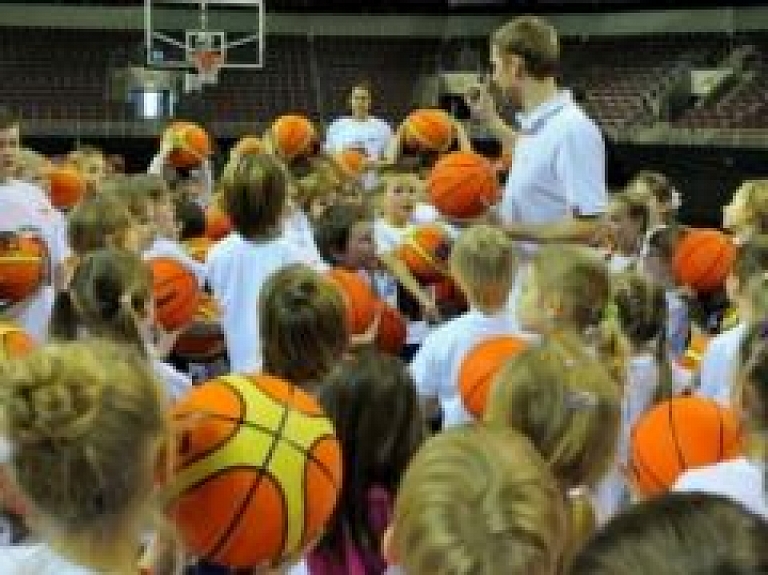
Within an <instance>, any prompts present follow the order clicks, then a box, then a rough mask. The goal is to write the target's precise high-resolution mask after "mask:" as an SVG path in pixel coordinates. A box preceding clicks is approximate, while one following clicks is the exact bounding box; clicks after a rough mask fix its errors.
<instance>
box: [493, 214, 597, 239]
mask: <svg viewBox="0 0 768 575" xmlns="http://www.w3.org/2000/svg"><path fill="white" fill-rule="evenodd" d="M607 227H608V226H607V224H606V223H604V222H603V221H602V220H601V219H600V217H599V216H579V217H574V218H569V219H564V220H560V221H557V222H551V223H546V224H520V223H511V224H506V225H504V226H503V228H504V231H505V232H507V235H508V236H509V237H510V238H511V239H513V240H516V241H523V242H539V243H547V242H553V243H584V244H588V243H592V241H593V240H594V238H595V237H598V236H600V235H601V234H604V233H607V232H608V231H609V230H607V229H606V228H607Z"/></svg>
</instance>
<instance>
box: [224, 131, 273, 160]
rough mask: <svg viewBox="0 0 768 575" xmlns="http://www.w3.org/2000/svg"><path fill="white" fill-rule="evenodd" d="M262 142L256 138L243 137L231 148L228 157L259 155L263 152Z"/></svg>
mask: <svg viewBox="0 0 768 575" xmlns="http://www.w3.org/2000/svg"><path fill="white" fill-rule="evenodd" d="M264 150H265V148H264V142H262V141H261V138H259V137H258V136H243V137H242V138H240V139H239V140H238V141H237V142H236V143H235V145H234V146H233V147H232V150H231V151H230V153H229V155H230V157H234V156H244V155H248V154H260V153H262V152H264Z"/></svg>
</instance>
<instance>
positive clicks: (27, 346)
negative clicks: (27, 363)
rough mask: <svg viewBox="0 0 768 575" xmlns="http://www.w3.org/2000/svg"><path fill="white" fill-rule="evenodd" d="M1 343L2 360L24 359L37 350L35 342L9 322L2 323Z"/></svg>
mask: <svg viewBox="0 0 768 575" xmlns="http://www.w3.org/2000/svg"><path fill="white" fill-rule="evenodd" d="M0 341H2V351H0V353H2V358H3V359H14V358H18V357H24V356H25V355H27V354H28V353H29V352H31V351H32V350H33V349H35V347H36V346H35V342H34V340H33V339H32V338H31V337H30V336H29V334H27V332H25V331H24V330H23V329H21V328H20V327H19V326H17V325H15V324H13V323H10V322H8V321H0Z"/></svg>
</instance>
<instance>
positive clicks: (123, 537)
mask: <svg viewBox="0 0 768 575" xmlns="http://www.w3.org/2000/svg"><path fill="white" fill-rule="evenodd" d="M2 380H3V387H2V392H0V393H2V398H3V402H2V403H3V407H4V411H3V419H2V424H3V428H4V432H3V436H4V437H7V438H8V439H9V440H10V441H11V442H12V444H13V447H14V449H13V454H12V457H11V462H10V463H11V468H12V471H13V475H14V478H15V481H16V483H17V484H18V486H19V488H20V489H21V490H22V492H23V493H24V494H25V496H26V498H27V500H28V502H29V503H30V504H31V505H32V508H33V519H34V520H35V522H36V526H37V527H39V528H40V529H41V530H42V533H43V534H44V535H45V536H46V537H47V538H48V539H49V540H50V542H51V543H53V544H55V547H56V549H57V550H60V551H61V552H62V553H63V554H65V555H66V556H67V557H68V558H70V559H72V560H74V561H76V562H78V563H79V564H81V565H83V566H87V567H91V568H93V569H94V570H95V571H99V572H107V571H109V572H123V570H124V572H129V571H128V568H129V567H130V566H132V567H133V568H134V569H135V565H136V560H137V545H138V541H140V538H141V537H142V535H143V534H144V532H145V530H146V529H147V527H148V526H149V525H150V521H149V520H150V515H151V514H150V512H151V511H152V509H151V506H150V500H151V496H152V493H153V480H154V477H155V470H156V464H157V462H158V460H159V456H160V450H162V449H164V447H165V440H166V437H167V421H166V416H165V405H164V400H163V393H162V391H161V389H160V388H159V387H158V384H157V381H156V379H155V377H154V375H153V374H152V373H151V370H150V369H149V368H148V366H147V364H146V360H145V359H144V358H143V357H141V356H140V355H139V354H137V353H136V351H135V349H130V348H125V347H122V346H118V345H117V344H114V343H110V342H107V341H93V340H84V341H81V342H71V343H56V344H51V345H48V346H46V347H44V348H41V349H40V350H39V351H36V352H33V353H32V354H30V355H29V356H27V357H26V358H24V359H20V360H14V361H10V362H5V363H3V365H2Z"/></svg>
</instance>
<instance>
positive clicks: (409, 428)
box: [317, 351, 426, 553]
mask: <svg viewBox="0 0 768 575" xmlns="http://www.w3.org/2000/svg"><path fill="white" fill-rule="evenodd" d="M317 395H318V399H319V401H320V404H321V405H322V406H323V407H324V408H325V411H326V413H327V414H328V416H329V417H330V418H331V420H332V421H333V423H334V426H335V427H336V434H337V437H338V438H339V440H340V441H341V447H342V453H343V454H344V477H345V481H344V484H343V488H342V494H341V502H340V505H339V507H338V509H337V511H336V514H335V516H334V519H333V520H332V523H331V527H330V529H329V530H328V532H329V536H328V541H327V542H328V544H329V545H330V546H331V547H333V548H336V549H338V548H341V543H342V541H343V533H345V532H348V533H349V535H350V536H351V537H352V538H353V540H354V541H355V543H357V544H358V545H359V546H362V547H363V548H366V549H367V550H369V551H372V552H374V553H377V552H378V547H379V546H378V541H377V534H376V533H375V528H374V526H373V525H371V522H370V520H369V517H368V511H369V508H370V506H369V504H368V501H369V499H368V495H369V493H368V492H369V490H370V489H371V488H372V487H374V486H376V487H380V488H384V489H385V490H386V491H387V492H388V493H389V494H390V495H391V496H392V497H393V498H394V495H395V493H396V492H397V489H398V487H399V485H400V480H401V479H402V476H403V474H404V473H405V469H406V467H407V466H408V464H409V462H410V461H411V458H412V457H413V455H414V453H416V450H417V449H418V448H419V446H420V445H421V442H422V441H423V440H424V437H425V431H426V428H425V425H424V419H423V416H422V413H421V409H420V402H419V397H418V395H417V393H416V389H415V387H414V384H413V380H412V379H411V376H410V375H409V373H408V370H407V368H406V366H405V364H404V363H403V362H402V361H401V360H399V359H398V358H396V357H393V356H390V355H386V354H380V353H376V352H373V351H371V352H365V353H362V354H360V355H358V356H356V357H354V358H352V359H350V360H348V361H345V362H343V363H342V364H341V365H340V366H339V367H338V368H337V369H335V370H334V371H333V372H332V373H331V374H330V375H329V376H328V377H327V378H326V379H325V381H324V382H323V384H322V386H321V387H320V388H319V389H318V391H317Z"/></svg>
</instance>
